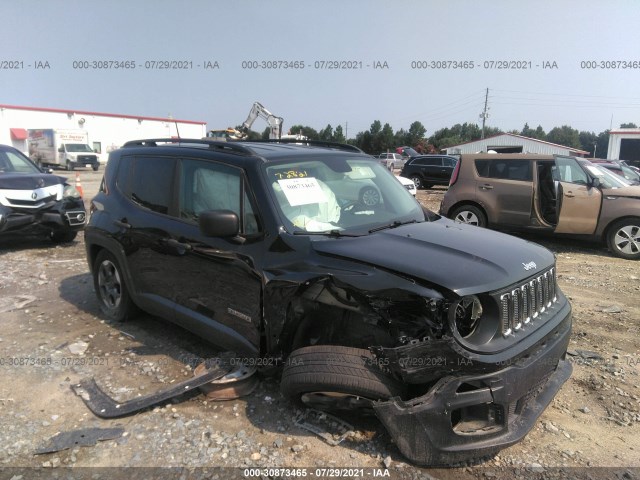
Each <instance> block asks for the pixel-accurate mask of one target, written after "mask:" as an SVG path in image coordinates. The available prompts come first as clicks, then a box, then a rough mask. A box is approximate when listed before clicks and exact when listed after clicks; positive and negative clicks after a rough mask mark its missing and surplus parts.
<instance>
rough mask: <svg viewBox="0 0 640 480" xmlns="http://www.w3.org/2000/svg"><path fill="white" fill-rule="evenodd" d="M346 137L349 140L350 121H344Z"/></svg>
mask: <svg viewBox="0 0 640 480" xmlns="http://www.w3.org/2000/svg"><path fill="white" fill-rule="evenodd" d="M344 139H345V140H349V122H344Z"/></svg>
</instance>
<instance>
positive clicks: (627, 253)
mask: <svg viewBox="0 0 640 480" xmlns="http://www.w3.org/2000/svg"><path fill="white" fill-rule="evenodd" d="M607 245H608V246H609V250H611V253H613V254H614V255H615V256H616V257H620V258H626V259H627V260H640V219H639V218H623V219H622V220H618V221H617V222H615V223H614V224H613V225H611V227H610V228H609V230H608V231H607Z"/></svg>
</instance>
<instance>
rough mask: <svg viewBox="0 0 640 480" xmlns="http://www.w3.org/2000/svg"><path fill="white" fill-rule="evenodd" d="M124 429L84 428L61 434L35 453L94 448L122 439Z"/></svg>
mask: <svg viewBox="0 0 640 480" xmlns="http://www.w3.org/2000/svg"><path fill="white" fill-rule="evenodd" d="M123 433H124V428H122V427H114V428H82V429H80V430H72V431H70V432H60V433H58V434H56V435H54V436H53V437H51V438H50V439H49V441H48V442H47V443H46V444H44V445H43V446H41V447H40V448H38V449H37V450H36V451H35V454H36V455H41V454H43V453H53V452H59V451H61V450H67V449H69V448H74V447H92V446H94V445H95V444H96V443H98V442H101V441H104V440H113V439H115V438H120V437H121V436H122V434H123Z"/></svg>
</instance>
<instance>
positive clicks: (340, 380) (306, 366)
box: [280, 345, 406, 413]
mask: <svg viewBox="0 0 640 480" xmlns="http://www.w3.org/2000/svg"><path fill="white" fill-rule="evenodd" d="M280 388H281V390H282V393H283V394H284V395H285V396H287V397H288V398H289V399H291V400H292V401H294V402H296V403H302V404H303V405H305V406H307V407H310V408H315V409H318V410H328V411H345V410H346V411H360V412H364V413H373V407H372V403H373V402H374V401H376V400H386V399H388V398H391V397H394V396H402V395H403V394H404V393H405V392H406V388H405V386H404V385H403V384H402V383H401V382H399V381H397V380H395V379H394V378H392V377H391V376H389V375H388V374H386V373H385V372H383V371H382V370H380V368H379V367H378V366H377V364H376V361H375V357H374V356H373V355H372V354H371V352H369V351H368V350H364V349H360V348H352V347H343V346H338V345H314V346H310V347H303V348H300V349H298V350H295V351H293V352H292V353H291V355H290V356H289V358H288V360H287V363H286V365H285V367H284V369H283V372H282V381H281V383H280Z"/></svg>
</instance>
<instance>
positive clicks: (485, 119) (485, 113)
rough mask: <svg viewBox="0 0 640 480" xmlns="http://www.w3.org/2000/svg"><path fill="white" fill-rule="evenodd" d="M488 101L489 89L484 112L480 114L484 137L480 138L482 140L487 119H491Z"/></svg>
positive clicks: (485, 97) (485, 98)
mask: <svg viewBox="0 0 640 480" xmlns="http://www.w3.org/2000/svg"><path fill="white" fill-rule="evenodd" d="M488 101H489V88H487V93H486V94H485V96H484V110H483V111H482V113H481V114H480V118H481V119H482V136H481V137H480V138H481V139H483V138H484V124H485V122H486V121H487V118H489V114H488V113H487V103H488Z"/></svg>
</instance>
